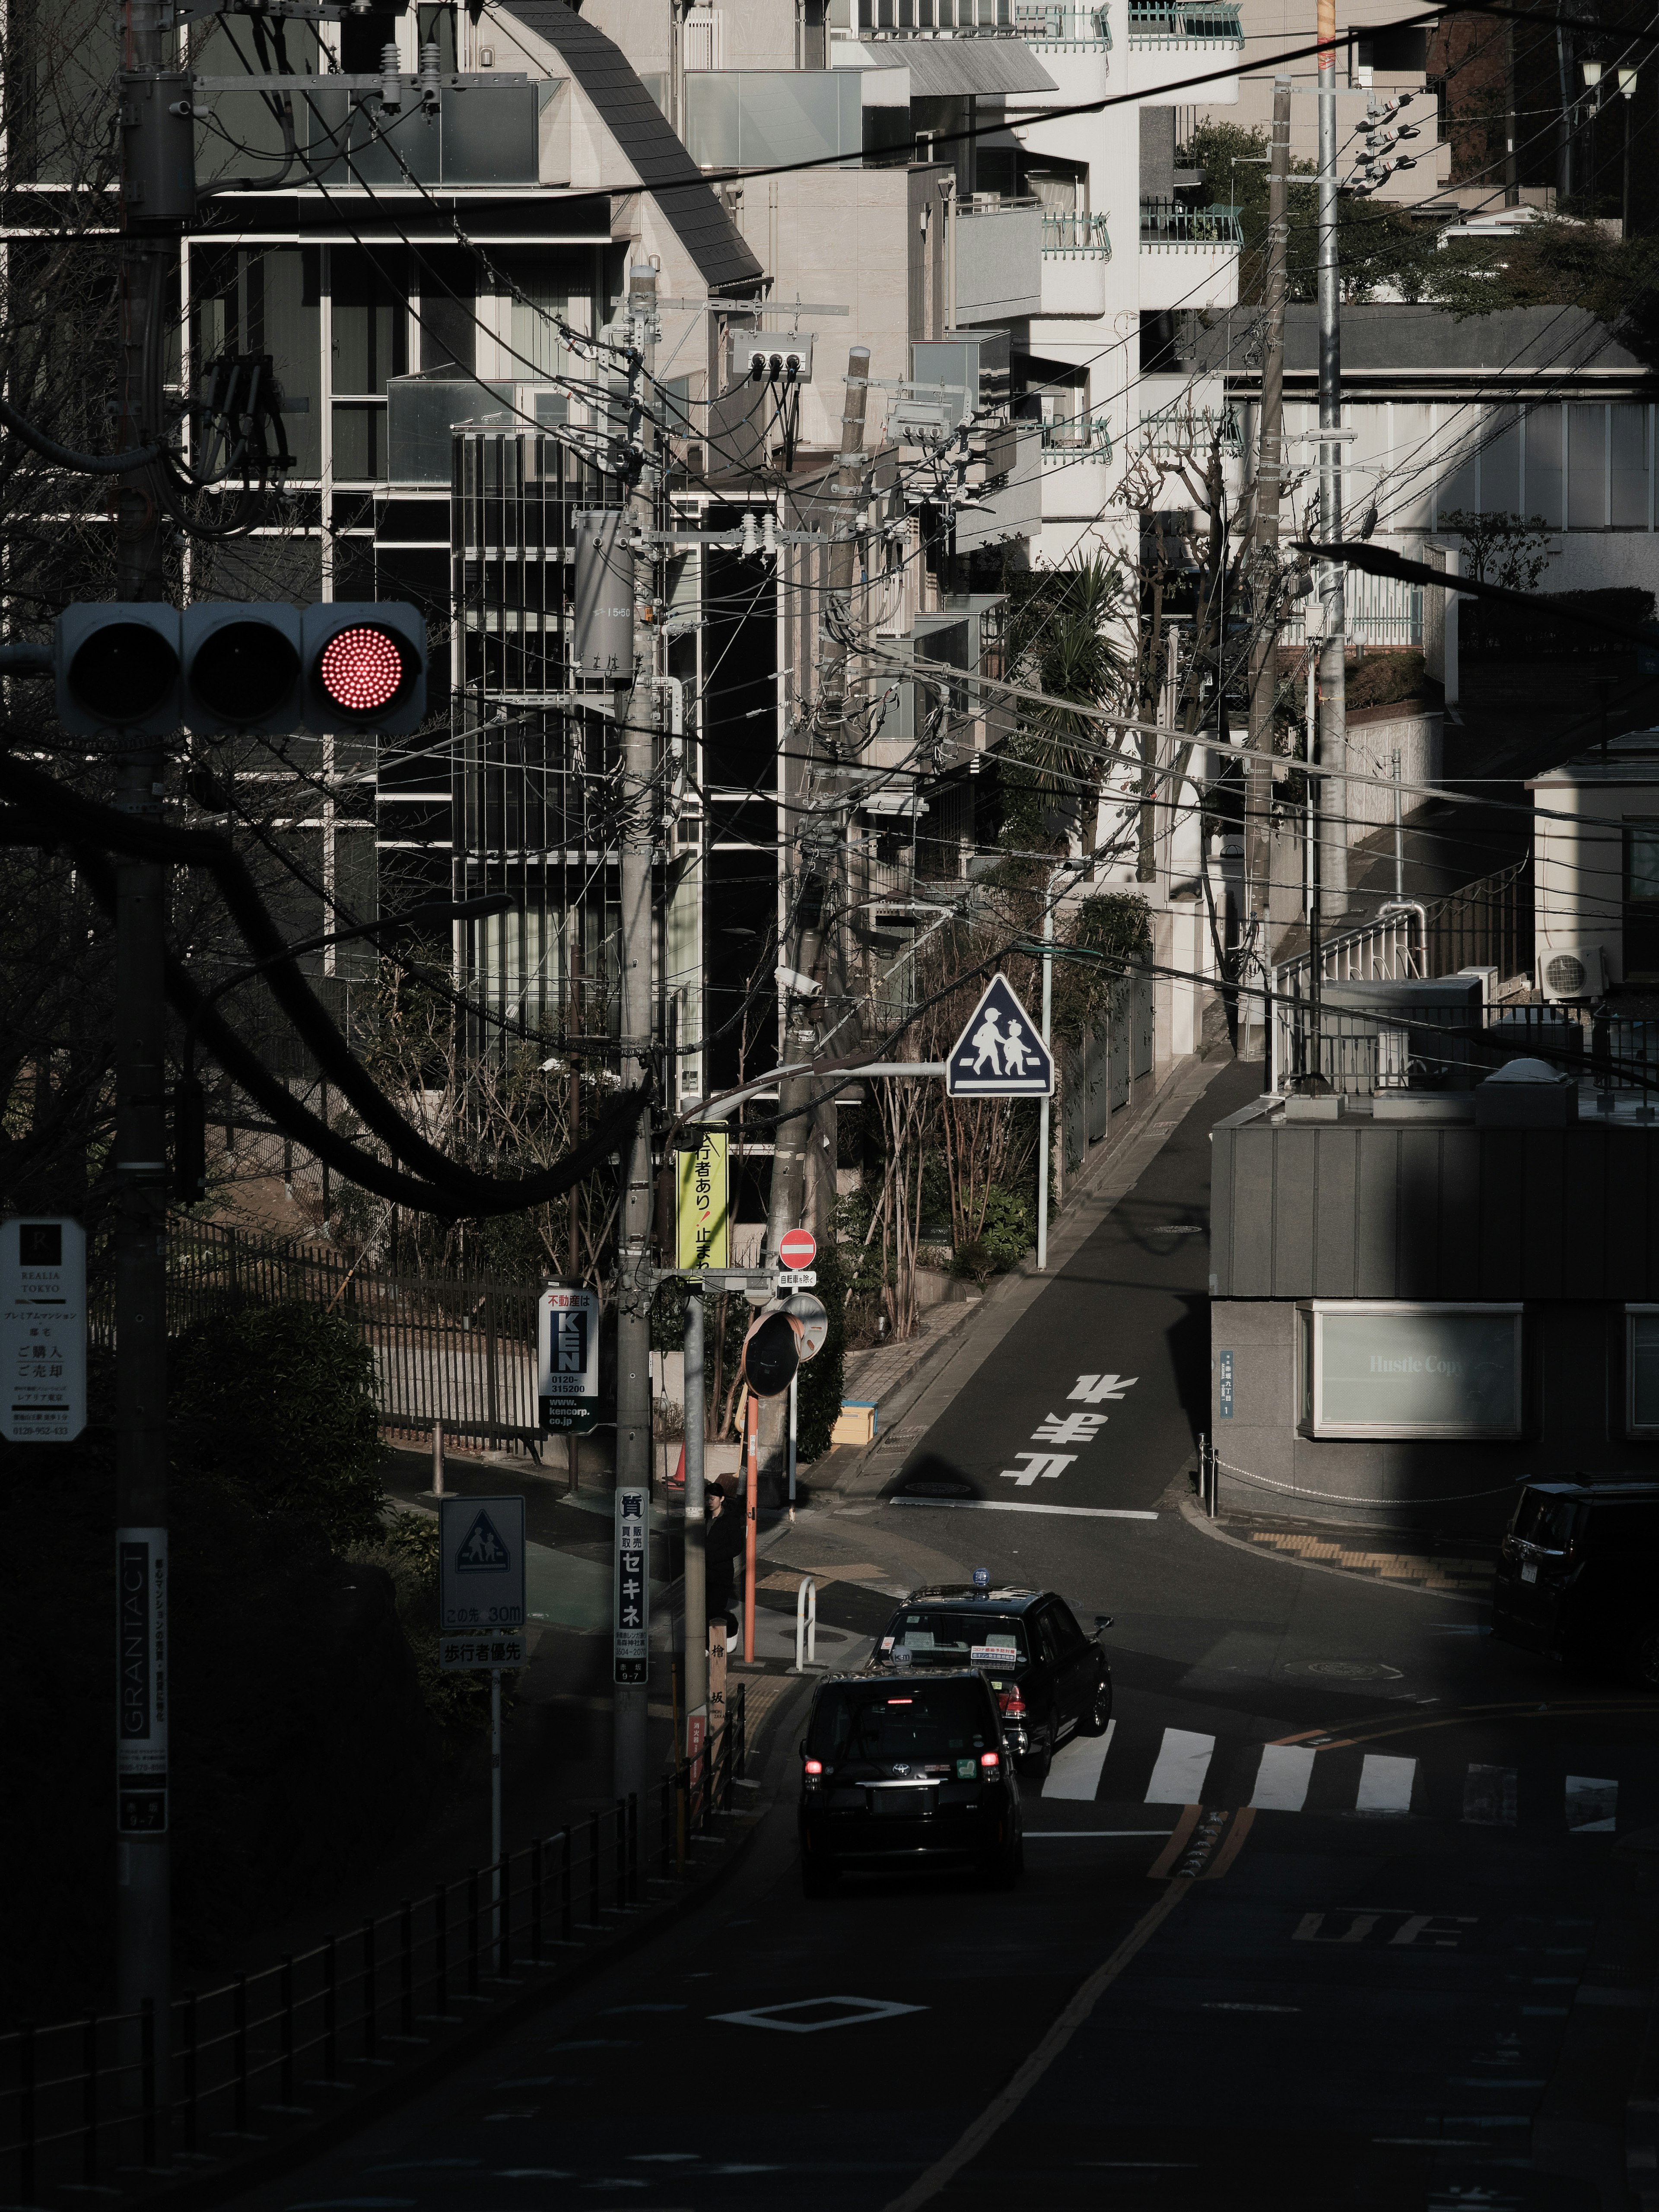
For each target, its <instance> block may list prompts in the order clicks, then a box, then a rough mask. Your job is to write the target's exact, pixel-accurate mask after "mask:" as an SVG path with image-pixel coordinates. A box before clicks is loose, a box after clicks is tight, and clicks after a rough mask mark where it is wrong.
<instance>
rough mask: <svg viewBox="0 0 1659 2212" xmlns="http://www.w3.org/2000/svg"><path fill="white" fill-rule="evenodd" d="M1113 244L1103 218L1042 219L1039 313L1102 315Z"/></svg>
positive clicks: (1047, 216) (1069, 216)
mask: <svg viewBox="0 0 1659 2212" xmlns="http://www.w3.org/2000/svg"><path fill="white" fill-rule="evenodd" d="M1111 258H1112V241H1111V240H1110V238H1109V236H1108V234H1107V230H1106V218H1105V216H1103V215H1045V216H1043V218H1042V312H1043V313H1044V314H1045V315H1103V314H1104V313H1105V312H1106V264H1107V263H1108V262H1109V260H1110V259H1111Z"/></svg>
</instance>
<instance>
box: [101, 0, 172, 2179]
mask: <svg viewBox="0 0 1659 2212" xmlns="http://www.w3.org/2000/svg"><path fill="white" fill-rule="evenodd" d="M122 38H123V48H124V51H123V54H122V72H121V77H120V100H121V109H120V124H121V152H122V162H121V169H122V190H121V216H122V226H123V229H124V231H125V238H124V240H123V244H122V251H121V422H120V428H119V430H118V434H117V435H118V443H119V444H120V446H122V447H131V446H137V445H147V444H149V443H151V442H152V441H154V440H155V439H156V438H157V437H158V436H159V435H160V434H161V427H162V424H161V397H162V395H161V362H162V348H163V343H164V339H165V332H164V330H163V326H162V318H163V314H164V312H165V301H166V297H167V289H166V284H167V269H168V265H169V260H170V258H171V257H172V248H171V246H170V245H169V243H168V238H167V233H168V231H169V230H170V229H172V230H176V228H177V225H176V223H170V222H167V214H168V210H167V205H166V204H165V201H164V200H163V201H162V202H161V204H159V205H158V194H157V191H156V181H157V169H158V163H157V162H156V161H155V158H154V156H153V150H152V149H153V148H154V146H155V131H156V126H157V125H158V123H159V121H160V119H161V111H162V110H163V109H164V108H165V106H166V102H165V100H164V99H163V96H162V94H161V89H160V82H159V72H160V70H161V28H160V9H159V8H158V6H157V0H125V7H124V9H123V21H122ZM190 127H191V126H190V125H185V129H186V131H188V130H189V128H190ZM147 157H149V158H147ZM147 190H148V198H147V197H146V191H147ZM154 477H155V469H154V468H153V467H152V468H147V469H141V470H137V471H134V472H133V474H131V476H128V477H123V478H122V479H121V486H120V489H119V491H118V494H117V497H116V513H115V527H116V554H117V563H118V579H119V580H118V585H117V592H118V596H119V597H120V598H121V599H128V600H134V599H139V600H149V599H158V600H159V599H162V598H163V597H164V596H165V594H164V592H163V588H162V572H161V544H162V539H161V506H160V502H159V501H158V500H157V498H156V496H155V485H154ZM165 769H166V755H165V752H164V751H163V750H162V749H161V746H160V745H158V744H156V743H155V740H154V739H144V740H139V741H137V742H134V741H131V740H127V741H125V742H123V743H122V744H121V749H120V750H119V752H118V755H117V760H116V796H115V803H116V805H117V806H118V808H119V809H120V810H121V811H122V812H124V813H127V814H131V815H132V816H134V817H136V818H137V819H138V820H140V821H147V822H150V823H157V824H159V823H160V821H161V791H162V776H163V774H164V772H165ZM115 882H116V907H115V940H116V1006H115V1080H116V1125H115V1171H116V1182H117V1190H118V1216H117V1221H116V1230H115V1327H116V1412H115V1501H116V1502H115V1519H116V1547H117V1551H116V1604H117V1608H118V1614H117V1635H118V1686H119V1696H118V1718H117V1740H116V1826H117V1835H118V1842H117V1871H116V1882H117V1897H116V1951H117V1968H116V1972H117V1984H118V1998H117V2002H118V2007H119V2009H120V2010H121V2011H122V2012H123V2013H126V2014H142V2013H143V2012H144V2011H145V2010H146V2009H149V2011H150V2013H151V2014H152V2015H153V2020H154V2027H153V2044H152V2049H153V2052H154V2063H155V2102H156V2106H157V2109H158V2111H159V2112H161V2113H165V2112H167V2108H168V2097H169V2087H168V2079H167V2075H168V2065H167V2062H168V2057H169V2055H170V2052H171V2048H172V2040H173V2038H172V2006H171V1996H172V1984H171V1961H172V1948H173V1944H172V1904H171V1883H170V1878H169V1858H170V1847H169V1841H168V1819H167V1804H168V1795H167V1782H168V1776H167V1723H168V1706H169V1703H170V1699H169V1692H168V1686H167V1595H168V1582H167V1013H166V1000H165V998H164V996H163V969H162V957H163V945H164V940H163V927H164V924H165V921H166V917H167V871H166V869H165V868H163V867H161V866H157V865H156V864H155V863H154V862H151V861H148V860H125V859H118V860H117V862H116V872H115ZM140 2047H141V2046H140V2039H139V2037H138V2036H137V2033H133V2034H131V2035H130V2037H129V2039H128V2045H127V2048H126V2049H125V2051H124V2053H123V2056H124V2057H127V2058H130V2059H131V2058H137V2057H138V2056H139V2054H140ZM126 2079H127V2081H128V2082H129V2084H130V2085H131V2101H133V2102H135V2103H136V2102H137V2098H138V2087H139V2081H140V2076H139V2075H137V2074H133V2073H130V2074H129V2075H127V2077H126ZM161 2155H162V2157H163V2158H164V2159H165V2156H166V2142H165V2137H164V2138H163V2141H162V2144H161Z"/></svg>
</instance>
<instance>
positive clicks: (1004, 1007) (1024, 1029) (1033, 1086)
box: [945, 975, 1054, 1098]
mask: <svg viewBox="0 0 1659 2212" xmlns="http://www.w3.org/2000/svg"><path fill="white" fill-rule="evenodd" d="M945 1090H946V1091H947V1092H948V1093H949V1094H950V1096H951V1097H952V1098H1051V1097H1053V1096H1054V1060H1053V1058H1052V1056H1051V1055H1050V1054H1049V1051H1048V1047H1047V1046H1046V1045H1045V1044H1044V1043H1043V1042H1042V1039H1041V1037H1040V1036H1038V1034H1037V1025H1036V1023H1035V1022H1034V1021H1033V1020H1032V1019H1031V1017H1030V1014H1028V1013H1027V1012H1026V1011H1025V1009H1024V1006H1021V1004H1020V1003H1019V1000H1018V998H1017V997H1016V996H1015V994H1014V988H1013V986H1012V983H1010V982H1009V981H1008V978H1007V977H1006V975H993V976H992V978H991V980H990V981H989V982H988V983H987V985H986V987H985V989H984V992H983V993H982V994H981V998H980V1002H979V1004H978V1006H975V1009H974V1011H973V1012H972V1013H971V1014H970V1015H969V1019H968V1025H967V1027H966V1028H965V1029H964V1030H963V1032H962V1035H961V1036H959V1037H958V1038H957V1041H956V1042H955V1044H954V1045H952V1046H951V1056H950V1058H949V1059H948V1060H946V1061H945Z"/></svg>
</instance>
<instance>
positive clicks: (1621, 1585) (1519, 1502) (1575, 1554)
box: [1492, 1478, 1659, 1691]
mask: <svg viewBox="0 0 1659 2212" xmlns="http://www.w3.org/2000/svg"><path fill="white" fill-rule="evenodd" d="M1492 1634H1493V1635H1494V1636H1496V1637H1499V1638H1502V1639H1503V1641H1504V1643H1506V1644H1520V1645H1521V1646H1522V1648H1523V1649H1524V1650H1528V1651H1547V1652H1549V1653H1551V1654H1552V1655H1553V1656H1556V1657H1559V1658H1564V1659H1568V1660H1574V1661H1579V1662H1584V1661H1589V1662H1601V1663H1602V1664H1611V1665H1613V1666H1615V1667H1618V1668H1621V1669H1622V1670H1623V1671H1624V1672H1625V1673H1626V1674H1629V1675H1630V1676H1631V1677H1632V1679H1633V1680H1635V1681H1637V1682H1638V1683H1639V1684H1640V1685H1641V1686H1642V1687H1643V1688H1644V1689H1646V1690H1656V1691H1659V1481H1651V1480H1650V1481H1632V1482H1584V1481H1581V1480H1577V1479H1572V1478H1570V1479H1568V1480H1564V1481H1560V1482H1529V1483H1528V1484H1527V1485H1526V1486H1525V1487H1524V1488H1523V1489H1522V1492H1521V1495H1520V1497H1519V1498H1517V1499H1516V1504H1515V1510H1514V1511H1513V1513H1511V1515H1510V1525H1509V1528H1508V1530H1507V1532H1506V1533H1505V1534H1504V1541H1503V1545H1502V1547H1501V1549H1500V1551H1499V1553H1498V1571H1497V1576H1496V1579H1495V1581H1494V1584H1493V1589H1492Z"/></svg>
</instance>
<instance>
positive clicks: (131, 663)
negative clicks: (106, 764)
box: [52, 599, 179, 738]
mask: <svg viewBox="0 0 1659 2212" xmlns="http://www.w3.org/2000/svg"><path fill="white" fill-rule="evenodd" d="M52 657H53V662H54V666H55V672H56V675H57V679H58V720H59V721H60V722H61V723H62V724H63V726H64V728H65V729H66V730H68V731H69V732H70V733H71V734H72V735H73V736H75V737H77V738H106V737H108V736H109V735H110V734H111V733H112V732H113V731H117V730H122V731H125V732H128V733H129V734H130V735H131V736H133V737H142V738H164V737H167V735H169V733H170V732H173V731H174V730H176V729H177V728H178V726H179V611H178V609H177V608H176V607H169V606H164V605H159V604H155V603H152V602H150V601H147V600H133V601H128V600H123V599H113V600H109V599H106V600H104V601H101V602H100V604H99V605H96V606H73V607H65V608H64V611H63V613H62V614H61V615H59V616H58V628H57V632H56V635H55V636H54V638H53V641H52Z"/></svg>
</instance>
